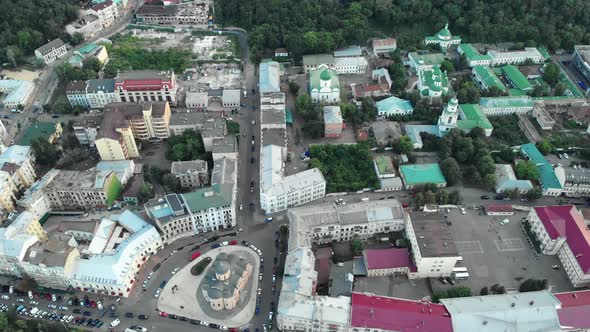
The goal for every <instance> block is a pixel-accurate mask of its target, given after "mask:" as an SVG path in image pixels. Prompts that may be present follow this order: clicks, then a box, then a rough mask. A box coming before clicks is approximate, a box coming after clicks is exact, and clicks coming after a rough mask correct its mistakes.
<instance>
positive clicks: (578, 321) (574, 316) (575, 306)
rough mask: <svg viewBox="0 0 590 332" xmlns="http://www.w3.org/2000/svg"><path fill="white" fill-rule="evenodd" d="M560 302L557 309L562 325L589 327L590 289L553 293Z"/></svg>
mask: <svg viewBox="0 0 590 332" xmlns="http://www.w3.org/2000/svg"><path fill="white" fill-rule="evenodd" d="M553 295H555V297H556V298H557V299H558V300H559V301H560V302H561V309H557V315H558V316H559V323H560V325H562V326H568V327H575V328H580V329H587V328H590V315H588V312H590V291H579V292H567V293H556V294H553Z"/></svg>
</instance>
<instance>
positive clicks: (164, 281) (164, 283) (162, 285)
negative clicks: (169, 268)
mask: <svg viewBox="0 0 590 332" xmlns="http://www.w3.org/2000/svg"><path fill="white" fill-rule="evenodd" d="M167 282H168V281H166V280H162V282H161V283H160V288H164V286H166V283H167Z"/></svg>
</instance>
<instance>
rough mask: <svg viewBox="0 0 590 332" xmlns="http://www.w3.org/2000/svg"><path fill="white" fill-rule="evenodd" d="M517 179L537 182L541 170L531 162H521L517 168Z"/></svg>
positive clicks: (517, 164)
mask: <svg viewBox="0 0 590 332" xmlns="http://www.w3.org/2000/svg"><path fill="white" fill-rule="evenodd" d="M515 172H516V177H517V178H519V179H524V180H537V179H538V178H539V175H540V173H539V169H538V168H537V165H535V163H533V162H532V161H530V160H526V161H525V160H520V161H519V162H518V163H516V167H515Z"/></svg>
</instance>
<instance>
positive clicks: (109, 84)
mask: <svg viewBox="0 0 590 332" xmlns="http://www.w3.org/2000/svg"><path fill="white" fill-rule="evenodd" d="M86 91H87V92H88V93H97V92H105V93H106V92H115V80H113V79H100V80H88V88H87V90H86Z"/></svg>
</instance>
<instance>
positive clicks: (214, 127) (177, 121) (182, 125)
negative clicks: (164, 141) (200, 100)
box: [169, 112, 227, 151]
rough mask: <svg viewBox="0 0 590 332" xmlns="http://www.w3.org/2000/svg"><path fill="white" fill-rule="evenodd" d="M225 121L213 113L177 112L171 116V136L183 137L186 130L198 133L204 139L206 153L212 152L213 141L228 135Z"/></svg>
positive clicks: (220, 115)
mask: <svg viewBox="0 0 590 332" xmlns="http://www.w3.org/2000/svg"><path fill="white" fill-rule="evenodd" d="M226 127H227V126H226V123H225V119H224V118H223V117H222V114H220V113H213V112H187V113H184V112H182V113H181V112H176V113H173V114H172V115H171V116H170V124H169V128H170V134H171V135H172V134H174V135H181V134H182V133H183V132H185V131H186V130H194V131H198V132H199V133H200V134H201V137H202V138H203V145H204V146H205V151H211V150H212V148H213V141H214V140H217V139H220V138H223V137H225V135H226V134H227V128H226Z"/></svg>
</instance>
